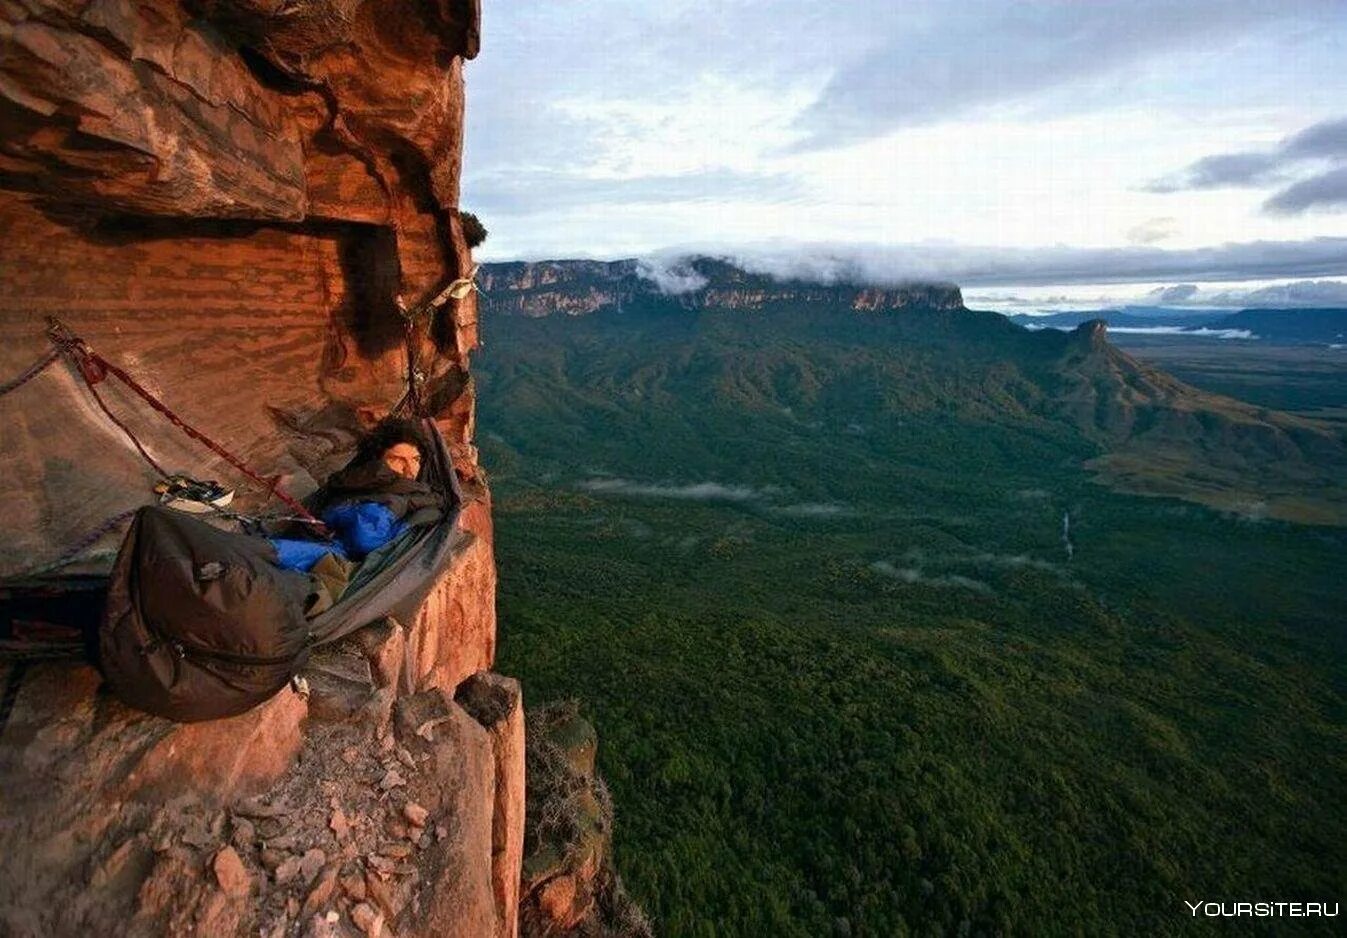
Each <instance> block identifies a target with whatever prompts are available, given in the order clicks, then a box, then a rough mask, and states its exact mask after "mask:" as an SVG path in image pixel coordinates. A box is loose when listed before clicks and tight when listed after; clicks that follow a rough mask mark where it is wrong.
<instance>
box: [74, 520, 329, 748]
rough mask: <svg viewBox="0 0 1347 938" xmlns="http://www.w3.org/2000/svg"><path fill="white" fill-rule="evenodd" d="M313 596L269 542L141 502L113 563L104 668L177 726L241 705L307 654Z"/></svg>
mask: <svg viewBox="0 0 1347 938" xmlns="http://www.w3.org/2000/svg"><path fill="white" fill-rule="evenodd" d="M310 592H311V586H310V582H309V578H308V576H306V575H305V574H302V573H296V572H293V571H288V570H282V569H281V568H280V567H278V566H277V565H276V552H275V550H274V548H272V546H271V545H270V544H269V543H268V542H267V541H266V540H265V539H264V538H259V537H250V536H247V535H243V534H234V533H231V532H228V531H221V530H219V529H217V528H215V527H212V526H211V525H210V524H207V523H206V522H205V521H202V520H199V519H198V518H195V517H192V516H191V515H188V514H184V513H181V512H178V511H174V510H172V509H169V508H163V507H159V506H149V507H146V508H142V509H141V510H140V511H138V512H137V513H136V516H135V520H134V521H133V522H132V524H131V528H130V530H129V531H127V534H126V539H125V540H124V541H123V543H122V547H121V551H120V553H119V554H118V556H117V563H116V565H115V566H114V568H113V571H112V580H111V583H110V585H109V589H108V601H107V607H106V609H105V611H104V615H103V621H102V624H101V626H100V628H99V635H98V653H99V654H98V657H99V662H98V663H99V667H100V669H101V670H102V672H103V676H104V678H105V679H106V681H107V683H108V686H109V687H110V689H111V690H112V692H113V693H114V694H116V695H117V697H118V698H120V699H121V700H122V701H123V702H124V703H126V704H129V705H130V706H132V707H135V708H137V709H139V710H144V711H147V712H149V713H153V714H156V715H158V716H163V717H168V718H169V719H172V720H177V721H180V722H195V721H198V720H212V719H217V718H220V717H228V716H234V715H236V714H239V713H243V712H244V711H245V710H249V709H251V708H252V707H254V706H256V705H257V704H259V703H261V702H262V701H264V700H266V699H267V698H269V697H271V696H272V695H273V694H275V693H276V692H277V691H279V690H280V689H281V688H283V687H284V686H285V685H286V684H287V683H288V682H289V681H290V679H291V677H293V676H294V675H295V674H296V673H297V672H298V671H299V669H300V668H302V667H303V666H304V664H305V662H306V661H307V660H308V654H309V646H310V637H309V625H308V621H307V620H306V619H305V617H304V610H305V605H306V600H307V598H308V595H309V593H310Z"/></svg>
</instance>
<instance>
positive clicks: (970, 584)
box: [870, 560, 992, 593]
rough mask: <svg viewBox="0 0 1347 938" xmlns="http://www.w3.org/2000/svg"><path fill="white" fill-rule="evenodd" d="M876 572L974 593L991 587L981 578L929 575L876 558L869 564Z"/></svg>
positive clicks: (907, 580) (897, 578) (950, 574)
mask: <svg viewBox="0 0 1347 938" xmlns="http://www.w3.org/2000/svg"><path fill="white" fill-rule="evenodd" d="M870 569H871V570H874V571H875V572H876V573H880V574H883V575H884V576H887V577H892V578H893V579H895V580H897V581H898V582H900V583H910V584H914V585H915V584H920V585H922V586H944V587H951V588H953V589H966V590H972V591H973V592H975V593H990V592H991V591H992V588H991V587H990V586H988V585H987V584H986V583H983V582H982V581H981V580H973V579H970V578H969V577H966V576H959V575H958V574H957V573H949V574H944V575H940V576H929V575H927V574H925V573H923V572H922V571H921V570H919V569H918V568H916V567H898V566H894V565H893V564H891V563H889V562H888V561H887V560H876V561H875V562H874V563H872V564H870Z"/></svg>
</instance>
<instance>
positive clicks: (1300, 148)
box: [1281, 117, 1347, 159]
mask: <svg viewBox="0 0 1347 938" xmlns="http://www.w3.org/2000/svg"><path fill="white" fill-rule="evenodd" d="M1281 150H1282V153H1283V154H1285V155H1287V156H1297V157H1301V158H1306V159H1309V158H1313V157H1317V156H1327V157H1342V156H1347V117H1339V118H1336V119H1334V120H1326V121H1320V122H1319V123H1317V124H1312V125H1310V126H1309V127H1306V128H1305V129H1304V130H1302V131H1300V132H1299V133H1296V134H1293V135H1292V136H1290V137H1288V138H1287V139H1286V141H1285V142H1283V143H1282V147H1281Z"/></svg>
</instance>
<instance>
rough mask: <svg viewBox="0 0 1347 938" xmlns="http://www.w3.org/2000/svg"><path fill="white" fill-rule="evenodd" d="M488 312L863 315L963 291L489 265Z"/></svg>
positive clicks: (711, 263)
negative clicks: (654, 307)
mask: <svg viewBox="0 0 1347 938" xmlns="http://www.w3.org/2000/svg"><path fill="white" fill-rule="evenodd" d="M480 279H481V284H482V289H483V291H484V292H485V294H486V300H485V302H484V306H483V309H484V312H486V313H488V314H499V315H507V316H508V315H514V316H529V317H534V318H540V317H543V316H551V315H555V314H557V313H563V314H565V315H569V316H583V315H586V314H588V313H593V312H596V311H598V310H600V309H606V308H619V309H620V308H621V307H622V306H624V305H625V304H630V303H633V302H635V301H638V300H640V299H643V298H650V297H656V296H667V297H674V298H676V300H677V301H678V302H679V303H681V304H683V305H684V306H686V307H688V308H690V309H706V308H710V309H737V310H761V309H765V308H767V307H769V306H772V305H776V304H790V305H793V306H804V305H826V306H841V307H844V308H850V309H854V310H858V311H863V312H876V311H883V310H897V309H902V308H904V307H907V306H921V307H923V308H931V309H962V308H963V296H962V294H961V293H960V291H959V288H958V287H957V286H955V285H953V284H944V283H907V284H900V285H896V286H886V287H879V286H873V285H865V284H860V283H848V282H843V281H839V282H837V283H819V282H817V281H810V282H806V281H800V280H778V279H776V278H773V277H769V276H767V275H765V274H757V273H752V272H749V271H746V270H743V269H741V268H739V267H736V266H734V265H733V264H731V263H729V262H727V261H724V260H719V259H717V258H711V257H696V258H691V259H688V260H685V261H683V262H680V263H678V264H675V265H673V266H672V267H670V268H658V269H657V268H656V267H654V266H652V265H650V264H647V263H644V262H642V261H638V260H635V259H628V260H620V261H588V260H569V261H537V262H522V261H517V262H511V263H503V264H485V265H483V266H482V270H481V275H480Z"/></svg>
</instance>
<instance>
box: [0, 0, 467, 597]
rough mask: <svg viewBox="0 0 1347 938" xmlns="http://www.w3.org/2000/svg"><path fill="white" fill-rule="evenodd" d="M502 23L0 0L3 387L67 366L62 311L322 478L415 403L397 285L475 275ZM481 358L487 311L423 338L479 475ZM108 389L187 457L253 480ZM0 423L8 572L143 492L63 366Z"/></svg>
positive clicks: (185, 409) (359, 8)
mask: <svg viewBox="0 0 1347 938" xmlns="http://www.w3.org/2000/svg"><path fill="white" fill-rule="evenodd" d="M477 22H478V14H477V6H476V3H475V2H473V0H444V2H439V3H431V2H414V3H406V2H400V0H363V2H362V0H320V2H310V3H303V4H276V3H264V2H256V0H206V2H202V3H179V2H176V0H134V2H127V0H83V2H76V3H67V2H56V0H33V2H30V3H22V4H20V3H8V4H4V5H3V6H0V141H2V142H0V227H2V228H3V230H4V231H5V232H6V236H5V238H4V243H3V245H0V374H3V375H4V376H5V377H6V378H8V377H9V376H11V375H14V374H18V373H19V372H21V371H22V370H23V369H24V368H25V367H27V366H28V365H29V364H31V363H32V362H33V361H34V360H35V359H36V358H37V357H38V356H39V355H40V354H41V353H42V352H43V351H45V349H46V348H47V340H46V339H45V337H44V334H43V330H44V327H45V317H46V316H47V315H57V316H59V317H61V318H62V319H63V320H65V321H66V322H67V323H68V324H69V325H70V326H71V328H72V329H73V330H74V331H75V332H77V333H78V334H80V335H81V336H83V337H84V338H85V339H87V340H88V341H89V342H90V343H91V344H92V345H93V346H94V347H95V348H96V349H97V350H98V351H99V352H100V353H101V354H103V355H104V356H105V357H107V358H109V359H110V360H112V361H114V362H115V363H117V364H120V365H122V366H123V367H125V368H127V369H128V370H129V371H131V372H132V374H133V375H135V376H137V377H138V378H140V379H142V380H143V381H144V382H145V383H146V384H147V385H149V387H150V388H151V390H153V391H155V392H157V393H159V394H160V396H161V397H162V398H163V399H164V400H165V401H166V402H167V403H168V404H169V406H170V407H172V408H174V409H175V410H177V411H178V412H179V413H180V414H181V415H182V416H183V417H184V418H185V419H186V420H187V421H188V422H189V423H193V424H195V425H198V426H200V427H202V428H206V429H208V430H209V431H210V433H211V435H213V436H215V437H216V438H217V439H219V440H220V441H221V442H223V443H224V444H225V445H226V446H228V447H229V448H231V449H233V450H235V451H236V452H238V453H240V454H241V455H242V456H243V457H244V458H245V459H246V460H247V461H248V462H250V463H253V464H255V465H258V466H260V467H264V468H265V470H266V471H267V472H268V473H269V474H270V473H279V474H280V475H282V476H283V481H286V482H288V483H289V485H290V487H291V488H292V489H294V490H296V491H297V493H298V494H300V495H302V494H304V492H305V491H306V490H308V489H311V488H312V487H314V486H315V485H316V480H318V479H320V478H322V477H323V476H324V475H325V474H326V473H327V472H329V471H330V470H331V469H332V468H333V467H334V465H335V464H336V463H337V462H339V461H340V459H341V457H342V456H343V455H344V453H345V451H346V449H347V448H348V446H349V443H350V441H351V439H352V438H353V437H354V435H355V434H356V433H357V432H359V430H360V429H361V427H362V426H363V425H365V424H368V423H369V422H370V421H371V420H373V419H375V418H377V417H378V416H380V415H382V414H383V413H385V412H386V411H387V410H388V409H389V408H390V407H392V406H393V404H394V403H395V402H396V401H397V400H398V399H399V397H400V396H401V394H402V393H403V390H404V389H405V373H406V352H405V348H404V345H405V343H404V336H403V326H402V319H401V317H400V315H399V314H398V310H397V306H396V300H397V297H398V296H399V295H400V296H401V297H402V298H403V299H404V301H405V302H406V303H407V304H408V305H409V306H414V305H415V304H417V303H418V302H421V301H423V300H425V299H427V298H429V297H431V296H434V295H435V294H436V293H437V292H438V291H439V290H441V289H442V288H443V287H444V285H445V284H446V283H447V282H448V281H450V280H452V279H454V278H455V277H457V276H460V275H461V274H462V273H463V272H465V271H466V270H468V269H470V258H469V255H468V250H467V247H466V245H465V243H464V240H463V236H462V231H461V226H460V222H459V217H458V212H457V203H458V181H459V161H460V156H461V152H462V131H463V80H462V69H463V62H464V59H465V58H470V57H471V56H473V55H474V54H475V53H476V51H477ZM476 342H477V333H476V304H475V299H474V298H473V297H468V298H467V299H465V300H463V301H461V302H451V303H449V304H448V305H447V306H446V307H445V308H444V309H443V310H442V311H441V312H440V313H439V314H438V315H437V316H436V318H435V320H434V321H433V323H431V324H430V325H429V326H427V327H423V328H421V329H420V330H419V331H418V333H417V335H416V338H415V345H416V348H417V352H418V360H419V363H420V365H421V369H422V371H423V372H425V382H424V387H423V393H424V396H425V397H426V398H428V399H429V401H430V402H431V405H432V410H433V412H434V414H435V416H436V417H437V418H438V419H439V420H440V421H441V424H442V426H444V428H445V429H446V431H447V433H448V434H449V436H450V438H451V440H452V442H453V443H454V444H455V456H456V457H457V458H458V460H459V462H460V465H461V468H462V471H463V474H464V475H465V477H467V478H468V479H469V480H471V479H472V478H474V477H475V475H476V468H475V466H476V459H475V453H474V452H473V450H472V447H471V439H472V412H473V396H472V394H473V392H472V382H471V379H470V377H469V374H468V355H469V352H470V351H471V349H472V348H474V347H475V345H476ZM108 395H109V398H110V401H109V402H110V404H111V406H112V407H113V408H114V409H115V410H117V411H118V413H119V414H120V415H122V416H123V418H124V419H126V420H127V422H128V423H129V424H130V425H131V426H132V427H133V428H134V429H135V430H136V431H137V433H138V434H139V435H141V436H142V438H143V439H145V440H146V442H147V445H148V448H149V449H150V450H151V452H152V453H154V454H155V455H156V456H157V457H159V459H160V461H161V462H162V463H163V464H165V465H166V466H167V467H169V468H171V469H179V468H181V469H184V470H186V471H188V472H190V473H192V474H195V475H197V476H198V477H202V478H205V477H210V476H211V475H216V476H217V477H219V478H221V479H222V480H225V479H229V480H231V481H232V480H233V479H234V478H235V477H231V476H230V475H229V473H230V472H231V471H232V470H229V469H228V468H227V467H225V466H223V465H222V464H221V463H220V462H219V461H218V460H216V459H215V458H214V457H213V456H211V455H210V454H209V453H206V452H204V451H202V450H201V449H200V448H199V447H196V446H195V445H194V444H185V443H184V440H183V438H182V437H181V435H179V434H178V433H177V432H176V431H174V430H172V428H169V427H167V426H166V424H165V423H164V422H163V420H162V419H160V418H157V417H154V416H153V415H147V414H146V413H145V410H144V407H143V405H140V404H138V403H137V402H135V401H134V400H133V399H128V398H126V397H125V396H124V395H122V394H121V393H120V392H119V390H118V389H116V388H111V387H109V388H108ZM38 401H41V402H42V406H35V402H38ZM0 426H3V433H4V445H3V447H0V450H2V452H0V473H3V475H4V477H5V478H6V479H8V480H11V481H12V482H13V483H16V484H11V485H7V486H6V487H5V490H4V492H3V494H0V519H3V520H0V525H3V536H0V544H3V547H2V548H0V574H13V573H15V572H18V571H19V570H22V569H25V568H27V567H29V566H31V565H33V564H38V563H41V562H43V561H48V560H51V559H54V558H55V557H57V556H59V555H60V553H61V551H62V549H63V548H64V547H66V546H68V545H69V544H71V543H72V542H74V541H77V540H78V539H79V538H80V537H81V536H82V535H84V534H85V533H86V532H88V531H90V530H91V529H94V528H95V527H96V526H97V525H98V524H100V523H101V522H102V521H104V520H105V519H106V518H108V517H109V516H111V515H114V514H116V513H117V512H118V511H121V510H124V509H126V508H128V507H132V506H134V505H135V504H138V503H139V502H140V501H143V497H144V494H145V490H146V485H147V481H149V480H148V476H147V472H146V470H145V467H144V466H143V464H142V463H141V462H140V461H139V460H138V458H137V457H136V454H135V453H134V452H133V451H132V450H131V448H130V446H129V444H127V442H126V440H125V439H124V438H123V437H122V436H121V435H120V434H119V433H117V431H115V430H114V429H111V428H110V426H109V424H108V422H107V420H106V419H105V418H104V417H103V416H102V415H101V414H98V413H97V412H96V411H94V410H93V409H92V408H91V407H90V406H89V404H88V397H87V392H86V391H84V389H83V388H82V387H80V386H78V385H77V383H76V381H75V380H73V377H72V375H70V374H69V373H68V372H67V371H66V370H65V369H60V368H57V369H49V370H48V372H47V373H45V374H43V375H42V376H40V377H39V378H38V379H36V380H35V381H34V382H32V383H31V384H30V385H28V386H27V387H25V388H23V389H21V390H19V391H17V392H15V393H13V394H10V395H7V396H6V397H5V398H4V399H0ZM240 494H241V495H244V496H246V495H248V494H249V493H248V492H246V491H245V492H241V493H240ZM102 546H104V547H106V546H107V542H105V543H104V544H103V545H102ZM100 559H101V561H102V562H103V563H104V564H106V552H105V553H104V555H103V556H102V557H101V558H98V557H95V561H98V560H100Z"/></svg>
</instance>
